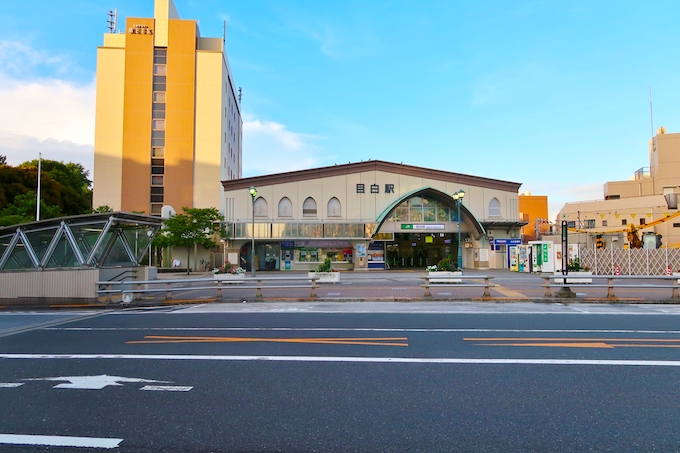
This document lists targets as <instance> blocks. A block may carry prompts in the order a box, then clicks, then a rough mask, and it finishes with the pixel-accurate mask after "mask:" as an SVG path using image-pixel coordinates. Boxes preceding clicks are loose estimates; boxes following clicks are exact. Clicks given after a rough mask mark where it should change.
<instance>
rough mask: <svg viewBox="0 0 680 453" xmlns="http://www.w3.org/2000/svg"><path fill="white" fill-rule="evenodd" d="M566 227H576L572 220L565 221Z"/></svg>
mask: <svg viewBox="0 0 680 453" xmlns="http://www.w3.org/2000/svg"><path fill="white" fill-rule="evenodd" d="M567 228H576V222H575V221H574V220H569V221H567Z"/></svg>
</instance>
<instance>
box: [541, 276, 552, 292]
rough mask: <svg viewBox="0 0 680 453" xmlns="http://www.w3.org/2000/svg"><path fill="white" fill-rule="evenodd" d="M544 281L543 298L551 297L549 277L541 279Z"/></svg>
mask: <svg viewBox="0 0 680 453" xmlns="http://www.w3.org/2000/svg"><path fill="white" fill-rule="evenodd" d="M543 279H544V280H545V293H544V294H543V297H552V292H550V277H543Z"/></svg>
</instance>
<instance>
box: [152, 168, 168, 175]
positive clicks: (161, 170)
mask: <svg viewBox="0 0 680 453" xmlns="http://www.w3.org/2000/svg"><path fill="white" fill-rule="evenodd" d="M151 174H152V175H162V174H165V168H163V167H151Z"/></svg>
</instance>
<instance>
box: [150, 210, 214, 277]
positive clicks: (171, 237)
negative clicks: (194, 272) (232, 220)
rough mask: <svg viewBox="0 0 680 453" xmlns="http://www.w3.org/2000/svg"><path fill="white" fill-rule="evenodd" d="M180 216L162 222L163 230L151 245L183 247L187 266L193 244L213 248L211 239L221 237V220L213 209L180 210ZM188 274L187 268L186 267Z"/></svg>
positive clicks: (176, 215)
mask: <svg viewBox="0 0 680 453" xmlns="http://www.w3.org/2000/svg"><path fill="white" fill-rule="evenodd" d="M182 211H184V212H183V213H182V214H175V215H174V216H172V217H170V218H169V219H165V221H164V222H163V228H162V229H161V231H160V233H159V234H157V235H156V237H155V238H154V241H153V245H154V246H156V247H163V248H165V247H185V248H186V250H187V264H188V263H190V262H191V249H192V248H193V247H194V245H195V244H198V245H202V246H204V247H205V248H211V247H215V241H214V240H213V237H215V236H216V235H222V234H223V233H224V230H222V229H221V227H220V222H221V221H222V220H223V218H222V216H221V215H220V212H219V211H218V210H217V209H215V208H186V207H184V208H182ZM187 273H189V266H187Z"/></svg>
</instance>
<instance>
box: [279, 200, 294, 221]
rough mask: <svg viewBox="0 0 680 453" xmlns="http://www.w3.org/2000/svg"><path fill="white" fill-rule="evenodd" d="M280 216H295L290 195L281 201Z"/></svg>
mask: <svg viewBox="0 0 680 453" xmlns="http://www.w3.org/2000/svg"><path fill="white" fill-rule="evenodd" d="M279 217H293V203H291V202H290V199H289V198H288V197H283V198H281V201H279Z"/></svg>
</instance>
